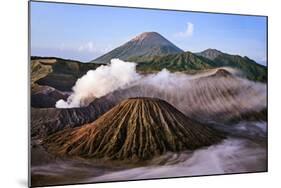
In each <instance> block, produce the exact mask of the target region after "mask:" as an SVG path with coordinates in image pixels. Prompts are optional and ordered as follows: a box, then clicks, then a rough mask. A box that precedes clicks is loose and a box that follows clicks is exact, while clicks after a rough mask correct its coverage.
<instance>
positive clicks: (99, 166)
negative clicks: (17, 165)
mask: <svg viewBox="0 0 281 188" xmlns="http://www.w3.org/2000/svg"><path fill="white" fill-rule="evenodd" d="M266 82H267V67H265V66H263V65H260V64H258V63H256V62H255V61H253V60H251V59H250V58H248V57H246V56H245V57H242V56H239V55H231V54H227V53H224V52H221V51H219V50H216V49H207V50H205V51H203V52H198V53H192V52H189V51H187V52H184V51H183V50H181V49H180V48H178V47H177V46H175V45H174V44H172V43H171V42H170V41H168V40H167V39H165V38H164V37H163V36H162V35H160V34H159V33H157V32H145V33H142V34H140V35H138V36H136V37H135V38H133V39H132V40H130V41H128V42H126V43H125V44H123V45H122V46H119V47H117V48H115V49H114V50H112V51H110V52H108V53H106V54H104V55H103V56H101V57H99V58H97V59H94V60H92V61H91V62H88V63H82V62H79V61H75V60H68V59H61V58H57V57H37V56H33V57H31V125H30V132H31V134H30V136H31V142H30V144H31V147H30V148H31V180H32V185H33V186H43V185H44V186H45V185H57V184H72V183H89V182H104V181H121V180H136V179H151V178H164V177H181V176H182V177H185V176H198V175H210V174H228V173H244V172H263V171H267V85H266Z"/></svg>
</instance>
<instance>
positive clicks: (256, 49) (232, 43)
mask: <svg viewBox="0 0 281 188" xmlns="http://www.w3.org/2000/svg"><path fill="white" fill-rule="evenodd" d="M30 24H31V55H32V56H54V57H60V58H66V59H74V60H78V61H83V62H88V61H91V60H93V59H95V58H97V57H99V56H101V55H103V54H105V53H107V52H109V51H110V50H112V49H114V48H116V47H118V46H120V45H122V44H124V43H125V42H127V41H129V40H131V39H132V38H133V37H135V36H137V35H139V34H140V33H142V32H148V31H154V32H158V33H159V34H161V35H162V36H164V37H165V38H167V39H168V40H169V41H171V42H172V43H174V44H175V45H176V46H178V47H179V48H181V49H182V50H184V51H191V52H200V51H203V50H206V49H208V48H213V49H217V50H220V51H222V52H225V53H229V54H235V55H241V56H247V57H249V58H251V59H253V60H255V61H256V62H257V63H260V64H263V65H267V59H266V56H267V54H266V53H267V52H266V50H267V33H266V32H267V23H266V17H261V16H244V15H229V14H211V13H198V12H183V11H168V10H153V9H135V8H121V7H120V8H117V7H105V6H92V5H90V6H89V5H74V4H61V3H42V2H31V22H30Z"/></svg>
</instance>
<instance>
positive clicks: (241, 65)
mask: <svg viewBox="0 0 281 188" xmlns="http://www.w3.org/2000/svg"><path fill="white" fill-rule="evenodd" d="M197 55H199V56H203V57H206V58H208V59H210V60H212V61H214V62H215V63H216V65H217V66H218V67H220V66H228V67H233V68H237V69H239V70H241V71H242V72H243V73H244V74H245V75H246V76H247V78H248V79H250V80H256V81H262V82H266V81H267V68H266V67H265V66H263V65H260V64H258V63H256V62H255V61H254V60H252V59H250V58H248V57H247V56H244V57H242V56H239V55H230V54H227V53H223V52H221V51H218V50H215V49H207V50H205V51H203V52H200V53H197Z"/></svg>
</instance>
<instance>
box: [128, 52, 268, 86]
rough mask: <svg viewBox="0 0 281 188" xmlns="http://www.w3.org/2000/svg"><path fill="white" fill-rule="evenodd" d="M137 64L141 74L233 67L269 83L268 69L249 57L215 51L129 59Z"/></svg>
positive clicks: (248, 76) (247, 75) (250, 76)
mask: <svg viewBox="0 0 281 188" xmlns="http://www.w3.org/2000/svg"><path fill="white" fill-rule="evenodd" d="M129 60H130V61H134V62H137V63H138V65H137V69H138V70H139V71H141V72H155V71H160V70H162V69H163V68H166V69H168V70H170V71H175V72H176V71H184V72H187V73H194V72H197V71H203V70H206V69H211V68H218V67H232V68H236V69H239V70H241V71H242V72H243V73H244V75H245V76H246V77H247V78H248V79H250V80H255V81H261V82H266V81H267V68H266V67H265V66H263V65H260V64H258V63H256V62H255V61H254V60H252V59H250V58H248V57H241V56H239V55H230V54H226V53H223V52H220V51H218V50H215V49H207V50H205V51H203V52H200V53H191V52H183V53H178V54H169V55H164V56H153V57H144V56H135V57H131V58H130V59H129Z"/></svg>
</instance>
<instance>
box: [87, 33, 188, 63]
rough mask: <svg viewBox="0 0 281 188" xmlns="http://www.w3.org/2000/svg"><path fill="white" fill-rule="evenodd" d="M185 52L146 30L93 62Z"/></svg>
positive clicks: (157, 34)
mask: <svg viewBox="0 0 281 188" xmlns="http://www.w3.org/2000/svg"><path fill="white" fill-rule="evenodd" d="M180 52H183V50H181V49H180V48H178V47H177V46H175V45H174V44H173V43H171V42H170V41H168V40H167V39H166V38H164V37H163V36H162V35H160V34H159V33H157V32H144V33H142V34H140V35H138V36H136V37H135V38H133V39H132V40H130V41H129V42H127V43H125V44H123V45H122V46H120V47H118V48H115V49H114V50H112V51H110V52H108V53H106V54H104V55H102V56H101V57H98V58H97V59H95V60H93V61H92V62H95V63H109V62H110V60H111V59H113V58H119V59H122V60H129V58H131V57H136V56H138V57H149V56H156V55H157V56H160V55H167V54H175V53H180Z"/></svg>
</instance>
